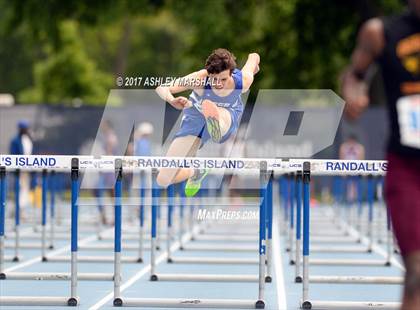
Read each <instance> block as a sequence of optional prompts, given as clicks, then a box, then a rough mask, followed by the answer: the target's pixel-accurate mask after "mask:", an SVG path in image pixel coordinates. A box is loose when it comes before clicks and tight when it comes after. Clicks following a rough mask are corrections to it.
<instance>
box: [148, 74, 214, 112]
mask: <svg viewBox="0 0 420 310" xmlns="http://www.w3.org/2000/svg"><path fill="white" fill-rule="evenodd" d="M207 75H208V73H207V70H206V69H202V70H199V71H196V72H193V73H190V74H188V75H186V76H184V77H182V78H177V79H176V80H174V81H173V82H170V83H167V84H162V85H160V86H158V87H157V88H156V92H157V94H158V95H159V97H160V98H162V99H163V100H165V101H166V102H168V103H169V104H171V105H172V106H174V107H175V108H177V109H183V108H185V107H189V106H191V102H190V101H189V100H188V99H187V98H185V97H183V96H179V97H176V98H175V97H174V96H173V94H177V93H180V92H183V91H186V90H194V89H195V90H197V89H199V88H202V85H203V81H204V79H205V78H206V77H207Z"/></svg>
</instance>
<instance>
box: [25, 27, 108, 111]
mask: <svg viewBox="0 0 420 310" xmlns="http://www.w3.org/2000/svg"><path fill="white" fill-rule="evenodd" d="M60 40H61V46H60V48H59V49H58V50H54V49H52V48H51V47H49V48H47V52H46V54H47V57H46V58H45V59H44V60H42V61H40V62H38V63H36V64H35V67H34V86H33V87H30V88H29V89H26V90H24V91H22V92H21V93H20V94H19V101H21V102H49V103H72V102H74V101H75V100H77V101H82V102H86V103H91V104H105V102H106V97H107V94H108V90H109V88H110V87H111V86H112V82H113V81H112V80H113V79H112V76H111V75H110V74H107V73H104V72H102V71H100V70H98V68H97V67H96V64H95V62H94V61H93V60H92V59H90V58H89V57H88V56H87V54H86V52H85V51H84V49H83V44H82V41H81V40H80V37H79V35H78V25H77V23H76V22H74V21H66V22H62V24H61V26H60Z"/></svg>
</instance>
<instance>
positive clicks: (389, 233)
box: [385, 208, 394, 266]
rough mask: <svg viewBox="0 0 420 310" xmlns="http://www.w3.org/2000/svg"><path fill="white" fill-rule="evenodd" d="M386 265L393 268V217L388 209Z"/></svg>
mask: <svg viewBox="0 0 420 310" xmlns="http://www.w3.org/2000/svg"><path fill="white" fill-rule="evenodd" d="M386 228H387V230H386V263H385V266H391V258H392V245H393V241H394V240H393V234H392V227H391V216H390V214H389V210H388V208H387V209H386Z"/></svg>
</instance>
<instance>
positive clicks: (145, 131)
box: [134, 122, 154, 156]
mask: <svg viewBox="0 0 420 310" xmlns="http://www.w3.org/2000/svg"><path fill="white" fill-rule="evenodd" d="M153 131H154V128H153V125H152V124H151V123H149V122H143V123H141V124H140V125H139V126H138V127H137V130H136V132H135V134H134V155H135V156H151V155H152V141H151V139H150V138H151V135H152V134H153Z"/></svg>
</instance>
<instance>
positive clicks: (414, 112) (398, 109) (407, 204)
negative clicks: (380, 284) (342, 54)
mask: <svg viewBox="0 0 420 310" xmlns="http://www.w3.org/2000/svg"><path fill="white" fill-rule="evenodd" d="M408 7H409V8H408V10H407V11H406V12H403V13H401V14H398V15H395V16H391V17H386V18H382V19H379V18H374V19H371V20H368V21H367V22H366V23H365V24H364V25H363V26H362V28H361V30H360V32H359V35H358V40H357V45H356V47H355V49H354V51H353V54H352V57H351V64H350V66H349V67H348V68H347V69H346V71H345V73H344V75H343V78H342V95H343V97H344V99H345V101H346V106H345V114H346V116H347V117H348V118H350V119H356V118H358V117H359V116H360V115H361V114H362V113H363V111H364V110H365V108H366V107H367V106H368V104H369V97H368V93H367V89H368V85H367V84H368V79H367V78H366V76H367V75H369V74H367V72H368V69H369V67H370V65H371V64H372V63H374V62H376V63H377V64H378V65H379V67H380V69H381V71H382V75H383V80H384V87H385V93H386V96H387V106H388V112H389V119H390V136H389V140H388V150H387V159H388V171H387V175H386V184H385V199H386V203H387V206H388V208H389V211H390V214H391V219H392V224H393V227H394V232H395V235H396V238H397V240H398V244H399V247H400V249H401V254H402V257H403V260H404V264H405V268H406V275H405V283H404V296H403V303H402V309H403V310H418V309H420V0H409V1H408Z"/></svg>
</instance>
